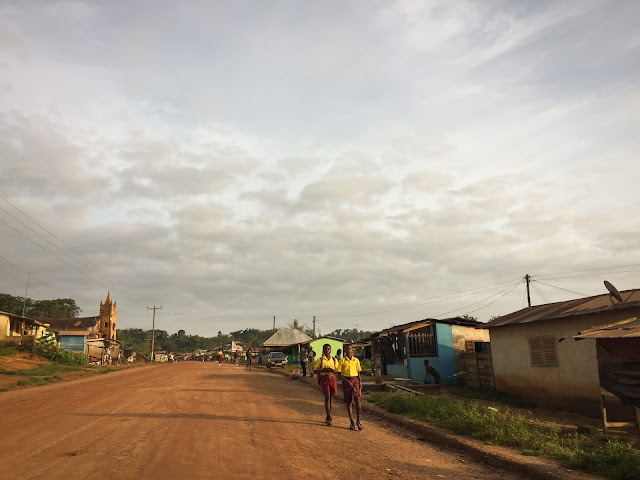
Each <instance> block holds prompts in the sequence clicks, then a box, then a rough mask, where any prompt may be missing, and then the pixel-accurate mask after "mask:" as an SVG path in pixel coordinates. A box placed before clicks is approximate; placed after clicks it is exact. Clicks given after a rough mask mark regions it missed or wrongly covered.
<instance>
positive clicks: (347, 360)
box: [338, 344, 363, 430]
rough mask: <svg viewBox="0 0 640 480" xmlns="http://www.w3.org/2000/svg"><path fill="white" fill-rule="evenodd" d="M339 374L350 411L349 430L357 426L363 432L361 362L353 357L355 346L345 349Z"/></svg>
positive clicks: (345, 400) (349, 345) (348, 346)
mask: <svg viewBox="0 0 640 480" xmlns="http://www.w3.org/2000/svg"><path fill="white" fill-rule="evenodd" d="M338 369H339V372H340V376H341V377H342V393H343V396H344V403H346V404H347V410H348V411H349V420H350V422H351V425H350V426H349V430H355V429H356V426H357V427H358V430H362V428H363V427H362V423H361V422H360V411H361V409H362V405H361V403H360V396H361V392H362V387H361V385H360V372H361V371H362V368H361V367H360V360H358V359H357V358H356V357H354V356H353V345H351V344H348V345H347V346H346V347H344V357H343V358H342V360H340V364H339V367H338ZM354 403H355V404H356V415H357V416H356V421H355V423H354V421H353V404H354Z"/></svg>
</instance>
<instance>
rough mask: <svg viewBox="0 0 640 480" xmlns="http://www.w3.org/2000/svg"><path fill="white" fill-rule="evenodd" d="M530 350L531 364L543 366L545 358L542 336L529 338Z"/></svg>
mask: <svg viewBox="0 0 640 480" xmlns="http://www.w3.org/2000/svg"><path fill="white" fill-rule="evenodd" d="M529 351H530V352H531V366H532V367H542V366H543V365H544V359H543V356H542V338H541V337H531V338H530V339H529Z"/></svg>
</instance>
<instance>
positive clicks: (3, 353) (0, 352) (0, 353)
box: [0, 347, 18, 357]
mask: <svg viewBox="0 0 640 480" xmlns="http://www.w3.org/2000/svg"><path fill="white" fill-rule="evenodd" d="M14 353H18V351H17V350H16V349H15V348H13V347H0V357H8V356H9V355H13V354H14Z"/></svg>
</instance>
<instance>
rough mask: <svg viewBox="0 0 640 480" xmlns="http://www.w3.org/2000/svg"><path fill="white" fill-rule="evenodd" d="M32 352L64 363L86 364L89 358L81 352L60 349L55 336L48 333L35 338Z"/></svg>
mask: <svg viewBox="0 0 640 480" xmlns="http://www.w3.org/2000/svg"><path fill="white" fill-rule="evenodd" d="M33 352H34V353H36V354H37V355H41V356H43V357H44V358H48V359H49V360H51V361H54V362H57V363H62V364H64V365H88V364H89V359H88V358H87V357H86V356H85V355H83V354H82V353H74V352H70V351H68V350H61V349H60V348H59V347H58V344H57V343H56V340H55V336H53V335H48V336H45V337H42V338H39V339H38V340H36V343H35V344H34V346H33Z"/></svg>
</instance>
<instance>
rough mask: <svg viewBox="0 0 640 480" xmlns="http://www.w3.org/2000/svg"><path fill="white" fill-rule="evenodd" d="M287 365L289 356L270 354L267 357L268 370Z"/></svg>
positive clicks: (276, 353) (280, 353)
mask: <svg viewBox="0 0 640 480" xmlns="http://www.w3.org/2000/svg"><path fill="white" fill-rule="evenodd" d="M286 364H287V356H286V355H285V354H284V353H282V352H269V355H267V368H271V367H282V368H284V367H285V365H286Z"/></svg>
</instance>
